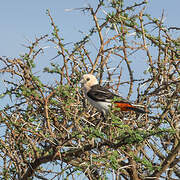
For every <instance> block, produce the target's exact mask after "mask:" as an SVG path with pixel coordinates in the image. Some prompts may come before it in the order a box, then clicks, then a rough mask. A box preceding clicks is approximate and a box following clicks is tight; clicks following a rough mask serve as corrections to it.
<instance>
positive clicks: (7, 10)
mask: <svg viewBox="0 0 180 180" xmlns="http://www.w3.org/2000/svg"><path fill="white" fill-rule="evenodd" d="M92 2H93V3H94V2H96V0H93V1H92V0H52V1H46V0H37V1H35V0H31V1H27V0H16V1H12V0H6V1H1V6H0V27H1V28H0V32H1V33H0V56H2V55H4V56H16V57H17V56H18V55H19V54H21V53H23V52H24V50H25V49H24V47H23V46H22V44H28V42H27V39H28V40H32V39H34V37H36V36H39V35H41V34H46V33H49V32H50V25H49V19H48V17H47V15H46V9H50V11H51V14H52V16H53V17H54V19H55V22H56V24H57V25H58V26H59V28H60V30H61V32H62V33H63V36H64V37H65V39H66V41H69V42H70V41H75V40H78V39H79V37H81V34H80V33H79V32H78V31H79V30H80V29H81V30H83V31H85V32H86V31H87V30H88V27H89V23H90V17H88V16H87V15H85V14H83V13H82V12H79V11H71V12H67V11H65V9H70V8H78V7H84V6H85V5H87V4H88V3H92ZM128 2H129V3H133V2H134V0H128ZM139 2H141V1H139ZM179 7H180V0H171V1H169V0H151V1H149V6H148V9H147V10H146V11H147V12H149V13H151V14H152V15H153V16H154V17H160V16H161V14H162V10H163V9H164V10H165V16H166V19H165V22H166V24H168V25H169V26H177V27H180V21H179V17H180V12H179ZM91 23H92V21H91Z"/></svg>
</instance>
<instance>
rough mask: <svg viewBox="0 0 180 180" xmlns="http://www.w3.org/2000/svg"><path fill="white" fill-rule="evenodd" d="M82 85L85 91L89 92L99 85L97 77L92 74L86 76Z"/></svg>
mask: <svg viewBox="0 0 180 180" xmlns="http://www.w3.org/2000/svg"><path fill="white" fill-rule="evenodd" d="M80 83H81V84H82V85H83V88H84V90H85V91H86V92H87V91H89V90H90V89H91V87H92V86H94V85H96V84H98V81H97V79H96V77H95V76H94V75H92V74H84V75H83V77H82V79H81V81H80Z"/></svg>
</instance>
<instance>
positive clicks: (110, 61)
mask: <svg viewBox="0 0 180 180" xmlns="http://www.w3.org/2000/svg"><path fill="white" fill-rule="evenodd" d="M146 3H147V2H146V1H142V2H141V3H135V4H132V5H129V6H125V5H124V4H123V1H116V0H112V1H105V0H99V1H98V3H97V7H93V8H92V7H91V6H89V7H87V8H82V9H80V10H82V11H83V12H84V13H88V14H89V15H90V16H92V21H93V22H94V26H93V27H90V28H91V29H90V31H89V34H88V35H85V37H84V38H83V39H82V40H80V41H79V42H76V43H74V44H73V45H72V46H69V45H66V43H67V42H66V41H65V40H64V39H63V37H62V35H61V33H60V32H59V29H58V27H57V26H56V24H55V22H54V20H53V18H52V16H51V14H50V12H49V11H47V14H48V16H49V18H50V22H51V26H52V31H53V32H52V34H50V35H42V36H41V37H39V38H36V39H35V41H34V42H33V43H32V44H31V45H28V46H27V52H26V53H24V55H21V56H19V57H17V58H5V57H1V58H0V61H1V70H0V72H1V73H2V74H3V75H2V77H3V81H4V83H3V85H5V88H6V89H5V90H4V92H3V93H1V98H7V101H8V97H10V101H9V103H8V104H9V105H6V106H5V107H4V108H3V109H1V116H0V123H1V137H0V148H1V152H0V159H1V160H0V162H1V163H0V166H1V168H0V177H1V179H22V180H26V179H34V178H35V177H36V178H37V179H58V178H59V179H63V178H64V179H66V178H68V177H71V178H72V179H78V175H81V177H83V176H86V178H87V179H93V180H94V179H113V178H114V179H133V180H138V179H160V178H161V179H179V178H180V171H179V164H178V163H179V157H178V153H179V151H180V141H179V139H180V136H179V118H180V113H179V112H180V104H179V102H180V101H179V90H180V80H179V75H180V71H179V64H180V61H179V52H178V50H179V47H180V44H179V40H178V39H173V38H172V36H171V34H170V33H171V31H172V30H170V29H168V28H167V27H165V26H164V25H163V15H162V18H161V19H156V18H152V16H150V15H149V14H146V13H145V11H144V9H145V7H146ZM173 29H175V30H178V28H175V27H173ZM175 30H173V31H175ZM92 39H96V40H97V42H96V40H94V41H95V44H96V50H97V52H92ZM47 43H48V44H50V46H54V45H55V46H56V48H57V54H54V57H55V58H54V59H53V61H51V62H50V66H49V67H46V68H45V69H44V72H42V73H40V74H38V75H37V74H36V73H35V71H34V69H35V65H36V61H38V59H39V56H40V55H41V53H42V52H43V53H44V54H45V53H46V51H45V50H44V49H43V48H41V47H40V46H39V44H46V45H47ZM41 46H42V45H41ZM139 52H140V53H142V54H143V55H144V59H143V61H142V62H144V64H146V66H144V67H145V69H144V70H143V71H144V72H145V75H144V79H138V78H137V77H136V76H135V75H134V74H135V72H134V68H136V66H134V65H133V64H136V62H134V61H135V60H134V61H133V59H134V57H135V56H137V54H138V53H139ZM132 67H133V68H132ZM142 68H143V66H142ZM143 71H142V72H143ZM84 73H93V74H95V75H96V76H97V78H98V79H99V82H100V84H103V85H105V86H106V87H108V88H111V89H112V91H115V92H118V90H119V88H120V87H122V86H123V85H124V86H125V87H126V88H127V91H128V94H127V99H130V98H131V96H134V97H135V96H136V98H135V102H136V103H138V104H140V105H145V108H146V111H148V112H149V113H146V114H143V115H139V114H136V113H122V112H119V111H117V110H116V109H112V112H110V114H109V116H108V118H107V119H106V120H104V119H102V116H101V114H100V113H98V112H97V111H96V109H94V108H93V107H91V106H90V105H89V104H87V102H86V101H85V100H84V95H83V93H82V91H81V87H80V85H79V83H78V82H79V80H80V79H81V77H82V75H83V74H84ZM50 76H52V79H53V81H54V84H51V85H49V84H48V83H46V81H45V82H44V81H43V80H42V79H43V78H44V77H50ZM1 86H2V85H1ZM46 164H48V167H47V166H45V165H46Z"/></svg>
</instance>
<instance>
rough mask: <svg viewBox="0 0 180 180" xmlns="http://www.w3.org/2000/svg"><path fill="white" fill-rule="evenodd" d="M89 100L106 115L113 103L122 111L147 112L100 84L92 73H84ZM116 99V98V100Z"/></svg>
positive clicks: (84, 83) (84, 84) (83, 79)
mask: <svg viewBox="0 0 180 180" xmlns="http://www.w3.org/2000/svg"><path fill="white" fill-rule="evenodd" d="M80 83H81V84H82V88H83V91H84V94H85V97H86V99H87V100H88V102H89V103H90V104H91V105H93V106H94V107H95V108H96V109H97V110H98V111H100V112H101V113H103V116H104V117H105V116H106V115H107V114H108V113H109V111H110V109H111V107H112V106H113V104H114V105H115V107H116V108H118V109H120V111H126V112H128V111H135V112H137V113H146V112H145V111H144V110H142V109H140V108H138V107H136V105H133V104H131V103H130V102H129V101H127V100H125V99H123V98H122V97H121V96H119V95H117V94H114V93H113V92H111V91H110V90H109V89H107V88H106V87H104V86H101V85H99V83H98V80H97V79H96V77H95V76H94V75H92V74H84V75H83V76H82V79H81V81H80ZM114 99H115V100H114Z"/></svg>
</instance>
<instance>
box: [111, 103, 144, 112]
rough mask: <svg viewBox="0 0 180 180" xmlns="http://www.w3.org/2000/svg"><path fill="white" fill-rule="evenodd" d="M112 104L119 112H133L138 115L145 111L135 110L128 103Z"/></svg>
mask: <svg viewBox="0 0 180 180" xmlns="http://www.w3.org/2000/svg"><path fill="white" fill-rule="evenodd" d="M114 103H115V106H116V107H117V108H120V109H121V111H135V112H138V113H146V111H144V110H142V109H140V108H137V107H136V106H134V105H131V104H130V103H128V102H121V101H120V102H119V101H115V102H114Z"/></svg>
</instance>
